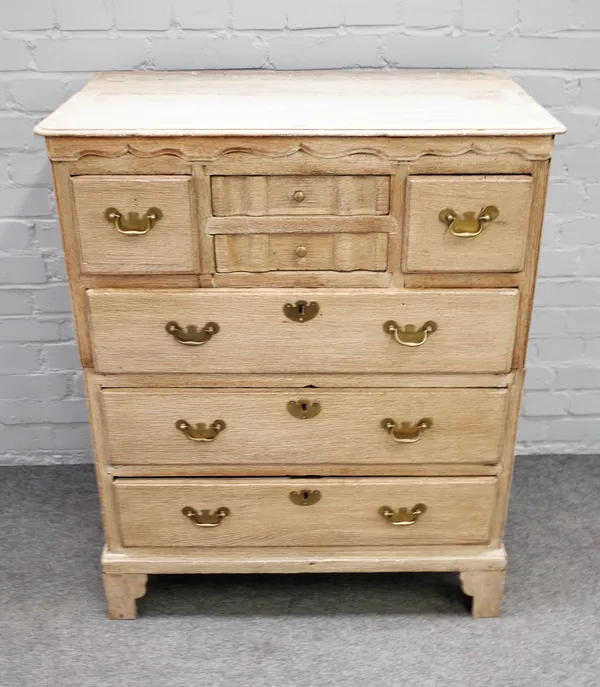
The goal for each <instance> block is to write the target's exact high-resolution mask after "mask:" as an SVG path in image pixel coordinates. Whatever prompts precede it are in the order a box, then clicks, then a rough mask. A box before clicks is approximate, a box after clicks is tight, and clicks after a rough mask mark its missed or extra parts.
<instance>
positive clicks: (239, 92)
mask: <svg viewBox="0 0 600 687" xmlns="http://www.w3.org/2000/svg"><path fill="white" fill-rule="evenodd" d="M564 130H565V129H564V127H563V126H562V125H561V124H560V123H559V122H558V121H557V120H556V119H555V118H554V117H553V116H552V115H551V114H549V113H548V112H546V110H544V108H543V107H541V106H540V105H539V104H538V103H536V102H535V101H534V100H533V99H532V98H531V97H530V96H528V95H527V94H526V93H525V92H524V91H523V89H521V88H520V87H519V86H518V85H517V84H516V83H514V81H512V80H511V79H510V78H509V77H508V76H506V75H505V74H502V73H500V72H469V71H450V70H448V71H421V70H393V71H382V70H355V71H296V72H292V71H287V72H284V71H267V70H248V71H246V70H238V71H195V72H191V71H190V72H106V73H102V74H98V75H97V76H96V77H94V78H93V79H92V80H91V81H90V82H89V83H88V84H87V85H86V86H85V87H84V88H83V89H82V90H81V91H80V92H79V93H77V94H76V95H75V96H73V97H72V98H71V99H70V100H68V101H67V102H66V103H65V104H64V105H62V106H61V107H60V108H58V110H56V111H55V112H54V113H53V114H51V115H50V116H49V117H47V118H46V119H45V120H44V121H43V122H41V123H40V124H39V125H38V127H37V129H36V133H38V134H41V135H43V136H218V135H225V136H231V135H234V136H235V135H240V136H253V135H256V136H278V135H279V136H299V135H328V136H397V137H403V136H548V135H554V134H558V133H562V132H564Z"/></svg>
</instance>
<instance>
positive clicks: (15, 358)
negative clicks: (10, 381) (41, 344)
mask: <svg viewBox="0 0 600 687" xmlns="http://www.w3.org/2000/svg"><path fill="white" fill-rule="evenodd" d="M38 369H39V362H38V350H37V348H35V347H34V346H22V345H18V346H15V345H10V344H9V345H0V374H16V373H17V372H33V371H35V370H38Z"/></svg>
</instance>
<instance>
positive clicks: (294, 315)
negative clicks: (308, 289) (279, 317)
mask: <svg viewBox="0 0 600 687" xmlns="http://www.w3.org/2000/svg"><path fill="white" fill-rule="evenodd" d="M283 313H284V315H285V316H286V317H287V318H288V320H292V322H308V321H309V320H312V319H314V318H315V317H316V316H317V315H318V314H319V304H318V303H317V302H316V301H310V302H308V301H296V302H295V303H294V304H292V303H286V304H285V305H284V306H283Z"/></svg>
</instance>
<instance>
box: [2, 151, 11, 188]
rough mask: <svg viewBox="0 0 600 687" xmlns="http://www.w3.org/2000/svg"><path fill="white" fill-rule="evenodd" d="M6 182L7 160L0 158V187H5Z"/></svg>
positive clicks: (7, 177) (7, 179) (7, 178)
mask: <svg viewBox="0 0 600 687" xmlns="http://www.w3.org/2000/svg"><path fill="white" fill-rule="evenodd" d="M8 181H9V176H8V159H7V158H5V157H0V186H6V185H7V184H8Z"/></svg>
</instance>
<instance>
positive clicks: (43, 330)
mask: <svg viewBox="0 0 600 687" xmlns="http://www.w3.org/2000/svg"><path fill="white" fill-rule="evenodd" d="M59 335H60V328H59V326H58V323H56V322H38V321H37V320H32V319H16V318H13V319H10V320H1V321H0V341H6V342H16V341H22V342H24V343H30V342H33V341H57V340H58V337H59Z"/></svg>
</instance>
